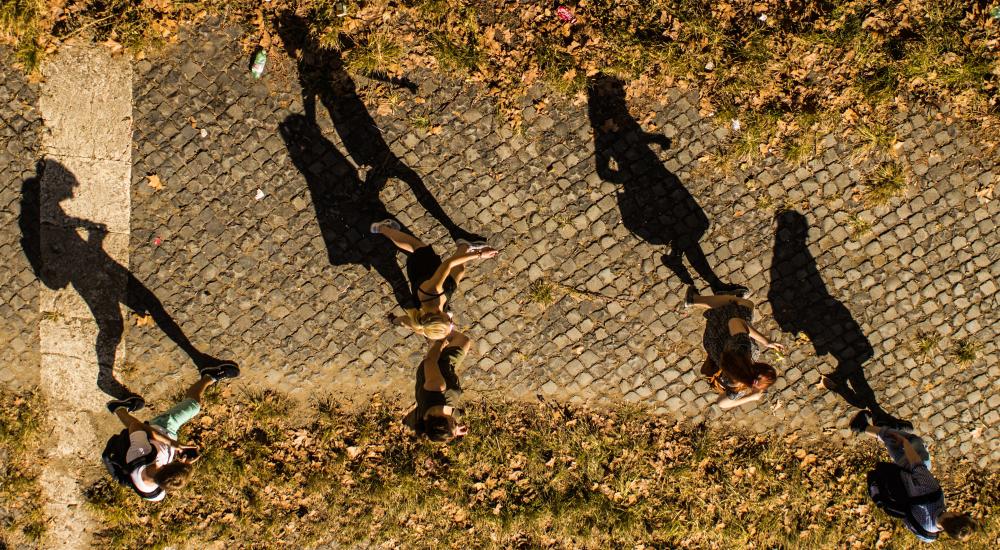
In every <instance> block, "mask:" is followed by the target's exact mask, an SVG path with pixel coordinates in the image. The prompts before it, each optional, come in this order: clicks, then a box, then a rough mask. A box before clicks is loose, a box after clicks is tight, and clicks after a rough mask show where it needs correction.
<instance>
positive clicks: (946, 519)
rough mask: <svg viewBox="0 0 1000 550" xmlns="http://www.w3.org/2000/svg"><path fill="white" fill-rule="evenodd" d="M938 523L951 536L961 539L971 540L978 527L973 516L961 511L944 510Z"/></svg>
mask: <svg viewBox="0 0 1000 550" xmlns="http://www.w3.org/2000/svg"><path fill="white" fill-rule="evenodd" d="M937 523H938V525H939V526H941V529H943V530H944V532H945V533H948V536H949V537H951V538H953V539H955V540H960V541H966V540H969V537H971V536H972V533H973V532H974V531H975V530H976V527H977V526H976V522H975V521H974V520H973V519H972V516H970V515H969V514H965V513H961V512H942V513H941V515H940V516H938V520H937Z"/></svg>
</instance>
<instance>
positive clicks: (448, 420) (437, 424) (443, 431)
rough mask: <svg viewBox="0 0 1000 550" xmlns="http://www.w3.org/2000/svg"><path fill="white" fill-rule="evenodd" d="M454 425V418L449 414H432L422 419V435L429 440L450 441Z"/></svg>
mask: <svg viewBox="0 0 1000 550" xmlns="http://www.w3.org/2000/svg"><path fill="white" fill-rule="evenodd" d="M454 426H455V419H453V418H452V417H451V416H436V415H432V416H429V417H427V419H426V420H425V421H424V435H426V436H427V437H428V439H430V440H431V441H438V442H445V441H450V440H451V439H452V438H453V437H455V436H454V434H453V431H454Z"/></svg>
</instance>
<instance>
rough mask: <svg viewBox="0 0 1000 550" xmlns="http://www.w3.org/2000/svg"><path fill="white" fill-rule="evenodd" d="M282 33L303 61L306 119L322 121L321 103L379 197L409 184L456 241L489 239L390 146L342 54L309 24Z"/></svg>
mask: <svg viewBox="0 0 1000 550" xmlns="http://www.w3.org/2000/svg"><path fill="white" fill-rule="evenodd" d="M278 27H279V28H278V30H279V34H280V36H281V40H282V43H283V44H284V46H285V49H286V51H287V53H288V55H289V57H291V58H292V59H295V60H297V62H298V75H299V83H300V85H301V86H302V103H303V106H304V109H305V115H306V117H307V118H308V119H309V120H312V121H316V102H317V100H318V101H319V103H320V104H322V105H323V107H325V108H326V110H327V112H328V113H329V115H330V119H331V120H332V121H333V125H334V128H336V130H337V135H338V136H339V137H340V141H341V142H342V143H343V146H344V152H345V157H348V158H349V159H350V161H352V162H353V165H354V168H355V169H357V170H358V171H359V172H363V171H367V174H363V173H359V175H358V177H359V178H360V179H363V180H364V184H365V186H367V187H371V188H372V189H373V191H372V192H373V193H375V194H378V192H379V191H381V190H382V188H383V187H385V184H386V182H387V181H388V179H389V178H397V179H400V180H402V181H403V182H405V183H406V184H407V185H408V186H409V187H410V190H411V191H412V192H413V194H414V196H415V197H416V199H417V201H418V202H419V203H420V205H421V206H423V207H424V209H425V210H427V212H428V213H429V214H430V215H431V216H433V217H434V218H435V219H437V221H438V223H440V224H441V225H442V226H443V227H444V228H445V230H447V231H448V233H449V234H450V235H451V237H452V239H465V240H468V241H478V240H482V239H483V238H482V237H481V236H479V235H476V234H474V233H470V232H468V231H466V230H465V229H462V228H461V227H459V226H458V224H456V223H455V222H454V221H453V220H452V219H451V217H450V216H448V214H447V213H445V211H444V209H443V208H442V207H441V205H440V203H438V201H437V199H435V198H434V195H432V194H431V192H430V191H429V190H428V189H427V186H426V185H424V181H423V179H422V178H421V177H420V175H419V174H417V173H416V172H415V171H414V170H413V169H412V168H410V167H409V166H407V165H406V163H405V162H403V160H402V159H400V158H399V157H397V156H396V154H395V153H393V152H392V150H391V149H390V148H389V144H388V143H386V142H385V138H384V137H383V136H382V132H381V131H380V130H379V128H378V126H377V125H376V124H375V120H374V119H373V118H372V116H371V113H369V112H368V108H367V107H366V106H365V104H364V102H363V101H362V100H361V98H360V97H359V96H358V93H357V87H356V86H355V84H354V80H353V79H352V78H351V76H350V75H349V74H348V73H347V70H346V69H345V68H344V62H343V59H341V55H340V53H339V52H337V51H334V50H332V49H329V48H322V47H320V46H319V45H318V44H317V43H315V42H314V41H313V40H312V38H311V36H312V35H311V34H310V32H309V30H308V27H307V26H306V24H305V21H304V19H302V18H301V17H299V16H296V15H294V14H290V13H285V14H284V15H282V16H281V18H280V19H279V25H278ZM384 80H385V81H386V82H388V83H389V84H392V85H394V86H398V87H403V88H406V89H408V90H409V91H410V92H416V89H417V86H416V84H414V83H413V82H410V81H409V80H407V79H396V78H392V79H389V78H387V79H384Z"/></svg>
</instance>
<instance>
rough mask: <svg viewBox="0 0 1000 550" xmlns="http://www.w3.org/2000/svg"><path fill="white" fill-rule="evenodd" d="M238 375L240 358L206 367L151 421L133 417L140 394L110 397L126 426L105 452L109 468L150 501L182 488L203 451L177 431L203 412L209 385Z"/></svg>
mask: <svg viewBox="0 0 1000 550" xmlns="http://www.w3.org/2000/svg"><path fill="white" fill-rule="evenodd" d="M239 375H240V369H239V368H238V367H237V366H236V364H235V363H223V364H221V365H218V366H213V367H208V368H205V369H203V370H202V371H201V378H199V379H198V381H197V382H195V383H194V384H193V385H192V386H191V387H190V388H188V390H187V392H185V394H184V398H183V399H181V401H180V402H179V403H177V404H176V405H174V406H173V407H171V408H170V409H169V410H167V411H166V412H164V413H163V414H160V415H159V416H156V417H155V418H153V419H152V420H150V421H149V422H142V421H140V420H138V419H137V418H136V417H134V416H132V413H134V412H136V411H138V410H140V409H142V408H143V407H144V406H145V402H144V401H143V399H142V398H141V397H138V396H132V397H128V398H126V399H116V400H113V401H110V402H108V410H109V411H111V412H112V413H114V414H115V416H117V417H118V420H120V421H121V423H122V424H123V425H124V426H125V429H124V430H122V431H121V432H120V433H118V434H117V435H115V436H113V437H112V438H111V439H110V440H109V441H108V444H107V446H106V447H105V450H104V454H103V456H102V459H103V461H104V465H105V467H106V468H107V469H108V471H109V472H110V473H111V475H112V476H113V477H114V478H115V479H116V480H117V481H118V482H119V483H121V484H122V485H126V486H128V487H131V488H132V489H133V490H134V491H135V492H136V494H138V495H139V496H140V497H142V498H143V499H145V500H151V501H158V500H162V499H163V497H164V496H166V492H167V491H174V490H179V489H181V488H183V487H184V486H185V485H186V484H187V482H188V480H189V479H190V477H191V471H192V469H191V465H192V464H194V462H196V461H197V460H198V458H199V456H200V455H199V453H198V448H197V447H195V446H193V445H181V444H180V443H179V442H178V432H179V431H180V429H181V427H182V426H184V424H186V423H187V422H189V421H190V420H191V419H192V418H194V417H195V415H197V414H198V412H200V411H201V398H202V395H203V394H204V393H205V390H206V389H207V388H208V387H209V386H211V385H212V384H215V383H216V382H218V381H220V380H223V379H226V378H236V377H237V376H239Z"/></svg>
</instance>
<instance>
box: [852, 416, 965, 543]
mask: <svg viewBox="0 0 1000 550" xmlns="http://www.w3.org/2000/svg"><path fill="white" fill-rule="evenodd" d="M871 419H872V413H871V412H869V411H867V410H863V411H861V412H859V413H857V414H856V415H855V416H854V418H853V419H852V420H851V424H850V427H851V431H853V432H855V433H857V434H863V433H865V434H868V435H870V436H873V437H876V438H878V440H879V441H881V442H882V444H883V445H884V446H885V449H886V451H888V453H889V458H890V459H891V460H892V462H891V463H889V462H879V463H878V464H876V465H875V469H874V470H872V471H871V472H869V473H868V495H869V496H870V497H871V498H872V500H874V501H875V504H876V505H877V506H878V507H879V508H882V509H883V510H885V512H886V513H887V514H889V515H890V516H893V517H897V518H900V519H901V520H902V521H903V525H904V526H906V528H907V529H909V530H910V531H911V532H912V533H913V534H914V535H916V536H917V538H918V539H920V540H921V541H923V542H933V541H935V540H937V538H938V536H939V534H940V533H941V532H945V533H947V534H948V536H950V537H951V538H953V539H956V540H960V541H964V540H966V539H968V538H969V537H970V536H971V535H972V532H973V531H974V530H975V528H976V524H975V522H974V521H973V520H972V518H971V517H970V516H969V515H968V514H965V513H960V512H949V511H948V510H947V509H946V507H945V503H944V492H942V491H941V485H940V484H939V483H938V480H937V479H936V478H935V477H934V475H933V474H931V471H930V470H931V459H930V455H929V454H928V452H927V448H926V447H925V446H924V442H923V440H922V439H920V438H919V437H918V436H916V435H914V434H912V433H907V432H903V431H899V430H895V429H892V428H889V427H886V426H876V425H873V424H872V423H871Z"/></svg>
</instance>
